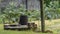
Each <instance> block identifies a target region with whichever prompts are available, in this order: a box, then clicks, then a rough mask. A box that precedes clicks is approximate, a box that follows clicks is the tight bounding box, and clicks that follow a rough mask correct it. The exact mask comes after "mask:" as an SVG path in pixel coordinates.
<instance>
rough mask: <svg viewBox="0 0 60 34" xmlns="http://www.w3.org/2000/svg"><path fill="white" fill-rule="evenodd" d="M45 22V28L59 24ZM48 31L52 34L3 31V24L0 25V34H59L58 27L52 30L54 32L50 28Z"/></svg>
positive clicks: (28, 31)
mask: <svg viewBox="0 0 60 34" xmlns="http://www.w3.org/2000/svg"><path fill="white" fill-rule="evenodd" d="M59 21H60V20H59ZM47 22H48V21H46V27H47V28H48V26H51V25H54V24H53V23H55V24H60V23H58V22H55V21H53V23H52V21H51V23H50V21H49V22H48V23H47ZM36 23H37V22H36ZM48 24H50V25H48ZM47 28H46V30H47ZM50 30H52V31H53V33H41V32H40V33H37V32H33V31H32V30H27V31H17V30H15V31H13V30H4V29H3V24H0V34H60V32H59V31H60V27H58V29H54V30H53V29H52V28H50Z"/></svg>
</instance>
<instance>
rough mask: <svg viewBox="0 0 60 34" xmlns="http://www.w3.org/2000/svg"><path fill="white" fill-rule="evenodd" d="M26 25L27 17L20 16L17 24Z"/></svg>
mask: <svg viewBox="0 0 60 34" xmlns="http://www.w3.org/2000/svg"><path fill="white" fill-rule="evenodd" d="M27 23H28V17H27V16H26V15H21V16H20V21H19V24H21V25H27Z"/></svg>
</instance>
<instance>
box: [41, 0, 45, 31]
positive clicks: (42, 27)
mask: <svg viewBox="0 0 60 34" xmlns="http://www.w3.org/2000/svg"><path fill="white" fill-rule="evenodd" d="M43 3H44V0H40V10H41V31H42V32H45V21H44V16H45V15H44V11H43V9H44V8H43Z"/></svg>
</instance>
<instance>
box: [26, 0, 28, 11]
mask: <svg viewBox="0 0 60 34" xmlns="http://www.w3.org/2000/svg"><path fill="white" fill-rule="evenodd" d="M27 10H28V0H26V11H27Z"/></svg>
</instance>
